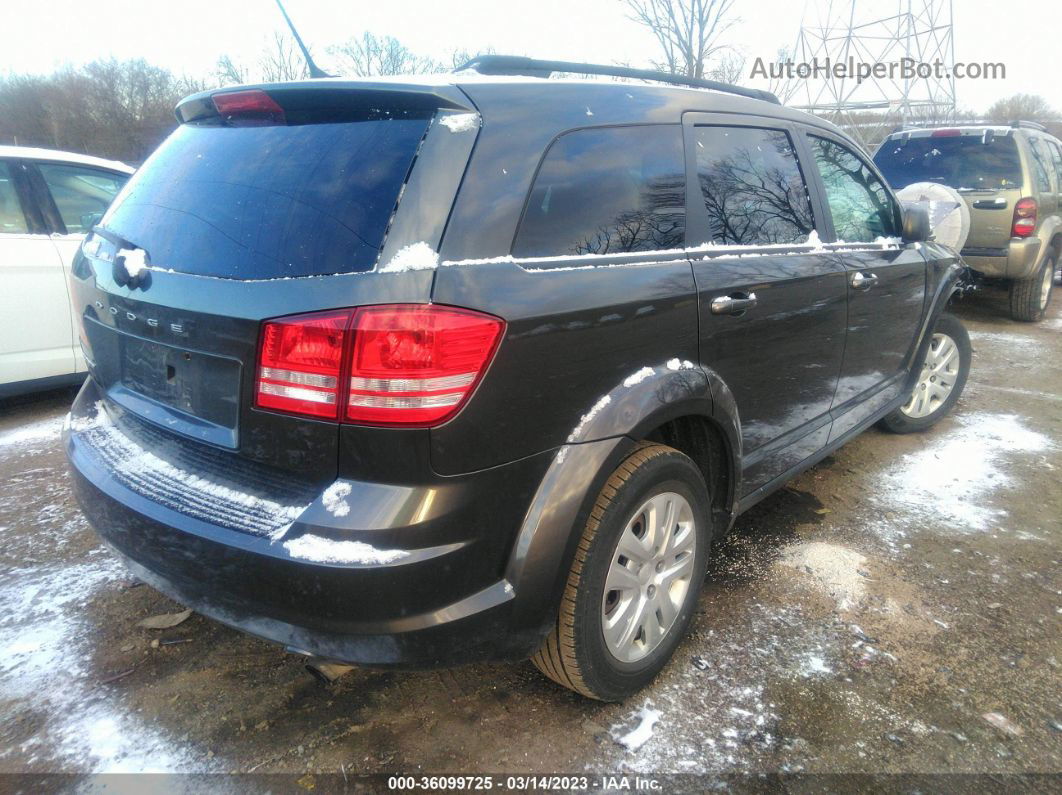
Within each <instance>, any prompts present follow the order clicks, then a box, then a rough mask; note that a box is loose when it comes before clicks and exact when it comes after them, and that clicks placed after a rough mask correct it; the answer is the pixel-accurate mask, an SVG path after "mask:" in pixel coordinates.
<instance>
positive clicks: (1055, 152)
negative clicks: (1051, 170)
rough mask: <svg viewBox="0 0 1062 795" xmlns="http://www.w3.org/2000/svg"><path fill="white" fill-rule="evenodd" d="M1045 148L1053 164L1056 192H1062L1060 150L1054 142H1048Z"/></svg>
mask: <svg viewBox="0 0 1062 795" xmlns="http://www.w3.org/2000/svg"><path fill="white" fill-rule="evenodd" d="M1047 148H1048V150H1050V152H1051V162H1052V163H1054V164H1055V181H1056V183H1057V184H1058V190H1059V191H1060V192H1062V148H1059V146H1058V144H1056V143H1055V142H1054V141H1048V142H1047Z"/></svg>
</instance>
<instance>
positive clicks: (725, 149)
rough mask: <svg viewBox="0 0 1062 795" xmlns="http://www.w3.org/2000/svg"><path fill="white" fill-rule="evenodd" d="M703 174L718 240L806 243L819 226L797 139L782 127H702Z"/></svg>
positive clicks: (699, 140) (700, 173) (699, 130)
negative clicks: (798, 155) (795, 147)
mask: <svg viewBox="0 0 1062 795" xmlns="http://www.w3.org/2000/svg"><path fill="white" fill-rule="evenodd" d="M695 139H696V141H697V178H698V180H699V181H700V185H701V193H702V195H703V196H704V205H705V207H706V208H707V209H708V216H709V218H710V220H711V223H712V239H713V240H714V241H715V242H718V243H729V244H740V245H766V244H771V243H803V242H804V241H805V240H807V238H808V234H809V233H810V232H811V230H812V229H814V228H815V221H814V219H813V217H812V214H811V202H810V200H809V199H808V190H807V185H806V184H805V182H804V177H803V175H802V174H801V173H800V166H799V165H798V164H797V159H796V154H795V153H794V151H793V143H792V141H790V139H789V135H788V134H786V133H784V132H782V131H781V130H760V129H755V128H752V127H698V128H697V130H696V133H695Z"/></svg>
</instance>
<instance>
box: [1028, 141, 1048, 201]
mask: <svg viewBox="0 0 1062 795" xmlns="http://www.w3.org/2000/svg"><path fill="white" fill-rule="evenodd" d="M1029 148H1030V149H1031V150H1032V155H1033V174H1034V175H1035V178H1036V189H1037V190H1041V191H1044V192H1050V191H1051V177H1050V176H1049V175H1048V173H1047V172H1048V171H1049V170H1050V169H1051V156H1050V155H1049V154H1048V152H1047V145H1046V144H1045V143H1044V142H1043V141H1041V140H1040V139H1039V138H1030V139H1029Z"/></svg>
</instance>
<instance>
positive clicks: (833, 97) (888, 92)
mask: <svg viewBox="0 0 1062 795" xmlns="http://www.w3.org/2000/svg"><path fill="white" fill-rule="evenodd" d="M953 2H954V0H880V1H879V2H870V1H869V0H808V2H807V4H806V5H805V7H804V18H803V20H802V21H801V26H800V34H799V35H798V36H797V41H796V45H795V47H794V48H793V52H792V56H791V59H792V62H793V64H796V65H801V64H810V65H812V66H817V67H819V70H820V71H819V74H818V75H817V76H816V75H813V76H811V77H809V78H806V79H802V78H800V77H798V78H796V79H790V80H786V81H784V82H783V83H782V84H781V86H780V87H779V90H780V91H781V95H782V99H783V101H784V102H785V103H786V104H787V105H791V106H793V107H797V108H800V109H801V110H807V111H810V112H811V113H814V114H816V115H820V116H824V117H826V118H828V119H829V120H830V121H833V122H834V123H835V124H838V125H839V126H842V127H844V128H845V129H846V130H848V132H849V133H850V134H852V135H853V136H855V137H856V138H858V139H859V140H860V141H861V142H862V143H863V145H864V146H866V147H867V148H868V149H869V148H871V147H873V146H875V145H876V144H877V143H879V142H880V141H881V140H882V139H883V138H884V137H885V136H886V135H887V134H888V133H889V132H891V131H892V130H893V129H895V128H896V127H897V126H899V125H906V124H912V123H923V124H935V123H944V122H947V121H950V120H951V119H953V118H954V115H955V77H954V65H955V35H954V29H953V26H952V20H953ZM809 6H813V8H811V9H810V10H811V11H812V12H813V14H814V19H812V18H811V17H810V16H809ZM890 6H891V8H890ZM904 63H906V64H907V65H908V67H909V68H908V70H907V71H906V73H905V71H904V70H903V69H902V64H904ZM838 64H843V65H844V66H845V69H846V72H847V73H846V74H843V75H841V76H838V75H837V74H836V73H835V72H834V71H833V69H834V68H835V67H836V66H837V65H838ZM875 64H883V65H884V69H885V70H887V71H888V73H887V74H884V75H883V74H881V73H880V71H879V73H878V74H872V75H870V76H868V77H864V78H863V79H860V76H859V75H858V70H859V69H863V70H864V71H865V70H866V69H867V68H868V67H873V65H875ZM827 66H828V67H829V68H828V69H825V70H824V69H823V67H827ZM853 67H854V69H853ZM930 68H931V69H932V74H927V69H930ZM878 69H879V70H882V69H883V67H878ZM918 69H921V74H919V73H918V72H917V71H916V70H918ZM912 71H913V72H914V73H913V74H912Z"/></svg>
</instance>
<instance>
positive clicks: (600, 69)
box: [454, 55, 782, 105]
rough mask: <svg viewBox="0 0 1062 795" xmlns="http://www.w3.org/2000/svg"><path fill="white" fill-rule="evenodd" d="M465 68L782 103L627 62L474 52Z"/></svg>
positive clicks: (751, 90)
mask: <svg viewBox="0 0 1062 795" xmlns="http://www.w3.org/2000/svg"><path fill="white" fill-rule="evenodd" d="M465 69H471V70H472V71H475V72H479V73H480V74H481V75H522V76H524V77H543V78H548V77H549V76H550V75H552V74H553V73H554V72H571V73H574V74H583V75H607V76H609V77H629V78H631V79H634V80H649V81H652V82H655V83H668V84H670V85H674V86H688V87H690V88H707V89H710V90H712V91H722V92H724V93H726V94H737V95H738V96H742V97H748V98H749V99H758V100H762V101H764V102H771V103H773V104H775V105H781V104H782V103H781V102H779V101H778V97H776V96H775V95H774V94H772V93H771V92H770V91H761V90H760V89H758V88H745V87H744V86H735V85H732V84H731V83H722V82H720V81H718V80H704V79H702V78H699V77H686V76H685V75H675V74H669V73H667V72H656V71H653V70H651V69H631V68H630V67H628V66H608V65H605V64H593V63H577V62H575V61H543V60H539V59H537V58H526V57H524V56H520V55H477V56H476V57H475V58H473V59H472V60H470V61H468V62H466V63H464V64H462V65H461V66H459V67H457V68H456V69H455V70H454V71H455V72H460V71H463V70H465Z"/></svg>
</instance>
